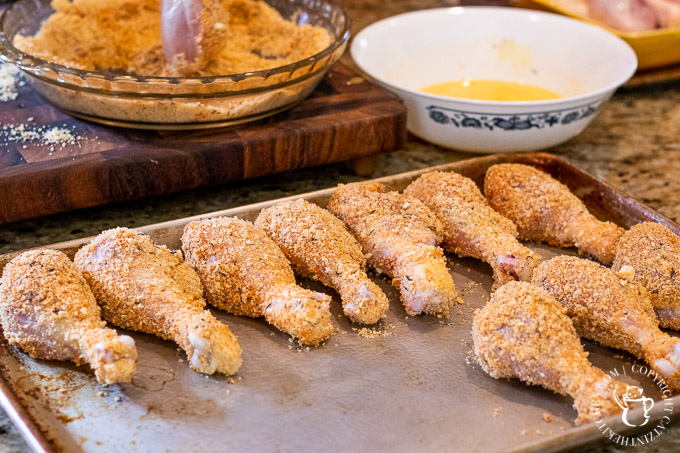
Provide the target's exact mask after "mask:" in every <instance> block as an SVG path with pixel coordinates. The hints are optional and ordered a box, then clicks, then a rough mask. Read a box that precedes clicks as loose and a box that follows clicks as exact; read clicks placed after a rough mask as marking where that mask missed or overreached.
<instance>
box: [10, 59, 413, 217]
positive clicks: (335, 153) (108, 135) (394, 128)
mask: <svg viewBox="0 0 680 453" xmlns="http://www.w3.org/2000/svg"><path fill="white" fill-rule="evenodd" d="M29 118H32V120H31V121H29ZM0 123H1V124H2V126H3V127H4V126H6V125H18V124H21V123H26V124H27V127H28V129H29V130H34V129H35V128H36V127H38V126H40V125H44V126H45V127H46V128H52V127H60V128H62V127H63V128H66V129H69V130H71V131H72V133H73V134H74V135H77V136H79V137H80V138H79V139H78V140H76V141H75V143H73V144H65V145H63V146H62V144H56V145H52V146H46V145H45V144H44V141H42V140H29V141H26V142H22V141H20V140H19V141H17V140H16V139H13V138H12V136H11V135H10V129H0V223H8V222H13V221H17V220H21V219H26V218H30V217H38V216H43V215H47V214H54V213H57V212H64V211H71V210H75V209H81V208H86V207H91V206H99V205H104V204H107V203H113V202H119V201H125V200H132V199H139V198H143V197H149V196H154V195H160V194H165V193H170V192H176V191H180V190H187V189H193V188H196V187H200V186H205V185H213V184H220V183H225V182H229V181H235V180H241V179H247V178H254V177H257V176H263V175H268V174H272V173H277V172H282V171H286V170H291V169H296V168H302V167H310V166H315V165H321V164H326V163H331V162H339V161H346V160H357V159H359V160H360V158H363V157H365V156H372V155H376V154H379V153H383V152H387V151H392V150H395V149H399V148H400V147H401V146H402V145H403V143H404V141H405V138H406V110H405V108H404V106H403V105H402V104H401V103H400V102H399V101H398V100H396V99H395V98H394V97H392V96H391V95H390V94H388V93H387V92H385V91H384V90H382V89H380V88H378V87H376V86H375V85H372V84H370V83H369V82H367V81H365V80H364V79H362V78H360V77H358V76H357V74H355V73H354V72H352V71H351V70H350V69H349V68H347V67H346V66H344V65H342V64H340V63H336V64H335V65H334V66H333V67H332V68H331V69H330V71H329V73H328V74H327V76H326V78H325V79H324V80H323V81H322V82H321V84H320V85H319V87H318V88H317V89H316V90H315V91H314V93H312V95H311V96H310V97H309V98H307V99H306V100H304V101H303V102H302V103H300V104H298V105H297V106H295V107H293V108H292V109H290V110H287V111H285V112H283V113H280V114H278V115H276V116H273V117H270V118H267V119H264V120H260V121H257V122H254V123H249V124H246V125H240V126H234V127H231V128H223V129H208V130H198V131H158V132H156V131H141V130H130V129H120V128H114V127H108V126H102V125H98V124H94V123H89V122H86V121H81V120H78V119H75V118H72V117H70V116H68V115H66V114H64V113H62V112H60V111H59V110H57V109H56V108H54V107H52V106H51V105H50V104H48V103H46V102H45V101H44V100H43V99H42V98H40V97H39V96H38V94H37V93H36V92H35V91H33V90H32V89H31V88H30V87H29V86H28V85H25V86H23V87H21V88H20V89H19V96H18V97H17V99H16V100H15V101H10V102H0Z"/></svg>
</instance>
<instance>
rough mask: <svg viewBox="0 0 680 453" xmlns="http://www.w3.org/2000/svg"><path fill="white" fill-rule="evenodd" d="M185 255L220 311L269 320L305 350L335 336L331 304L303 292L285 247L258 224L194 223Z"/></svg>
mask: <svg viewBox="0 0 680 453" xmlns="http://www.w3.org/2000/svg"><path fill="white" fill-rule="evenodd" d="M182 249H183V250H184V253H185V255H186V259H187V262H189V263H190V264H191V265H192V266H193V267H194V269H196V271H197V272H198V275H199V276H200V278H201V281H202V282H203V285H204V287H205V291H206V292H205V297H206V299H207V301H208V302H209V303H210V304H212V305H214V306H216V307H217V308H220V309H222V310H226V311H228V312H230V313H234V314H236V315H242V316H251V317H259V316H264V317H265V319H266V320H267V321H268V322H269V323H270V324H272V325H273V326H275V327H276V328H277V329H279V330H282V331H284V332H286V333H288V334H290V335H292V336H293V337H294V338H297V340H298V341H299V342H300V343H301V344H304V345H310V346H316V345H318V344H319V343H321V342H322V341H324V340H326V339H327V338H329V337H330V336H331V335H332V334H333V333H334V332H335V327H334V326H333V323H332V321H331V312H330V301H331V298H330V297H329V296H327V295H326V294H322V293H317V292H314V291H310V290H307V289H304V288H301V287H299V286H298V285H297V284H296V283H295V275H294V274H293V270H292V269H291V266H290V262H288V260H287V259H286V257H285V256H284V255H283V253H282V252H281V250H280V249H279V247H278V246H277V245H276V243H275V242H274V241H272V240H271V239H270V238H269V237H268V236H267V235H266V234H265V233H264V231H262V230H260V229H259V228H256V227H255V226H254V225H253V224H252V223H250V222H247V221H245V220H241V219H238V218H236V217H217V218H212V219H208V220H201V221H198V222H192V223H190V224H188V225H187V226H186V227H185V228H184V234H183V235H182Z"/></svg>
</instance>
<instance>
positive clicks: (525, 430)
mask: <svg viewBox="0 0 680 453" xmlns="http://www.w3.org/2000/svg"><path fill="white" fill-rule="evenodd" d="M520 434H522V435H523V436H526V435H527V434H529V430H528V429H523V430H522V431H521V433H520Z"/></svg>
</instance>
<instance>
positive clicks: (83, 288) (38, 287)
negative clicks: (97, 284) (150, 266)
mask: <svg viewBox="0 0 680 453" xmlns="http://www.w3.org/2000/svg"><path fill="white" fill-rule="evenodd" d="M0 319H1V320H2V328H3V331H4V334H5V337H6V338H7V340H8V341H9V342H10V344H14V345H17V346H19V348H21V349H22V350H23V351H24V352H26V353H27V354H28V355H29V356H31V357H33V358H38V359H52V360H71V361H73V362H75V363H76V364H78V365H80V364H82V363H87V364H89V365H90V366H91V367H92V369H93V370H94V372H95V377H96V378H97V381H99V382H101V383H104V384H112V383H116V382H130V381H131V380H132V375H133V374H134V372H135V362H136V361H137V349H136V348H135V342H134V340H133V339H132V338H130V337H129V336H127V335H120V336H119V335H118V334H117V333H116V331H114V330H113V329H108V328H106V323H105V322H104V321H102V319H101V314H100V311H99V306H97V302H96V301H95V298H94V295H93V294H92V291H91V290H90V287H89V286H88V285H87V283H86V282H85V279H84V278H83V275H82V274H81V273H80V271H79V270H78V269H77V268H76V266H75V265H74V264H73V263H72V262H71V260H69V259H68V257H67V256H66V255H65V254H64V253H62V252H59V251H57V250H51V249H37V250H31V251H28V252H25V253H22V254H21V255H19V256H17V257H15V258H14V259H12V261H10V262H9V263H7V265H6V266H5V268H4V271H3V274H2V279H0Z"/></svg>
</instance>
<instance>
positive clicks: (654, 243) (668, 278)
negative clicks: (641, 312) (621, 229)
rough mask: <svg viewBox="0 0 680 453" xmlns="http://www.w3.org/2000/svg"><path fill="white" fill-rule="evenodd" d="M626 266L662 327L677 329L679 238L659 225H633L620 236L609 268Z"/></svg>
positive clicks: (679, 313)
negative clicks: (643, 289) (646, 295)
mask: <svg viewBox="0 0 680 453" xmlns="http://www.w3.org/2000/svg"><path fill="white" fill-rule="evenodd" d="M626 266H628V267H629V268H632V270H633V271H634V272H633V277H632V279H633V280H634V281H636V282H637V283H639V284H640V285H642V286H644V287H645V289H646V290H647V292H648V294H649V299H650V300H651V301H652V305H653V306H654V310H655V311H656V315H657V316H658V318H659V324H660V325H661V327H667V328H671V329H676V330H680V237H678V235H677V234H675V233H674V232H673V231H671V230H670V229H669V228H668V227H666V226H664V225H661V224H660V223H656V222H643V223H640V224H638V225H635V226H634V227H632V228H631V229H630V230H629V231H626V232H625V233H624V234H623V236H622V237H621V240H620V241H619V243H618V245H617V247H616V259H615V260H614V264H613V266H612V269H614V270H615V271H618V272H621V271H622V270H624V269H625V267H626Z"/></svg>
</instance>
